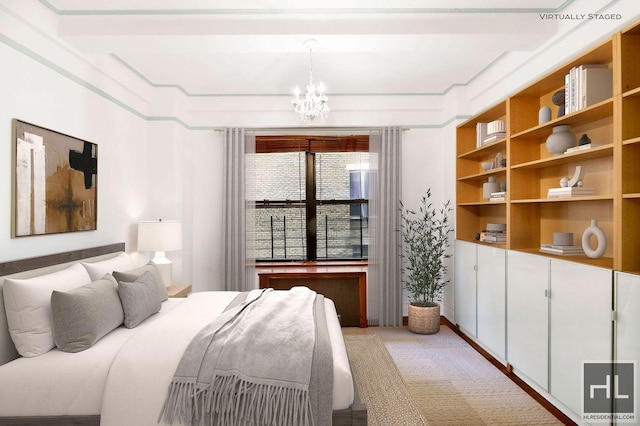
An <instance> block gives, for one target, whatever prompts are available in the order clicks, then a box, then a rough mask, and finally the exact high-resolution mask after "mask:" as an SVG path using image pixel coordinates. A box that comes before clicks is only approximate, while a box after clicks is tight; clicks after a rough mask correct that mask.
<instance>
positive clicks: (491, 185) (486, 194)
mask: <svg viewBox="0 0 640 426" xmlns="http://www.w3.org/2000/svg"><path fill="white" fill-rule="evenodd" d="M498 191H500V184H499V183H498V182H496V178H494V177H493V176H491V177H489V182H486V183H483V184H482V198H484V199H487V200H489V199H491V193H492V192H498Z"/></svg>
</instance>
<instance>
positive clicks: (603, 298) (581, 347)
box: [550, 259, 612, 414]
mask: <svg viewBox="0 0 640 426" xmlns="http://www.w3.org/2000/svg"><path fill="white" fill-rule="evenodd" d="M611 299H612V273H611V270H608V269H602V268H597V267H593V266H588V265H584V264H579V263H574V262H565V261H561V260H555V259H552V260H551V299H550V300H551V347H550V351H551V356H550V359H551V365H550V368H551V383H550V392H551V394H552V395H553V396H555V397H556V398H558V400H560V401H561V402H562V403H563V404H565V405H566V406H567V407H568V408H569V409H571V410H573V411H574V412H575V413H577V414H579V413H580V412H581V411H582V389H581V385H582V362H583V361H608V360H611V359H612V353H611V342H612V332H611V329H612V324H611V306H612V304H611Z"/></svg>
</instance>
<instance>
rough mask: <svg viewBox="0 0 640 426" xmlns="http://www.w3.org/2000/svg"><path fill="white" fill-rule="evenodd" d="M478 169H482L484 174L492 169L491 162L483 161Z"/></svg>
mask: <svg viewBox="0 0 640 426" xmlns="http://www.w3.org/2000/svg"><path fill="white" fill-rule="evenodd" d="M480 167H482V170H484V171H485V172H488V171H489V170H491V169H493V161H483V162H482V163H480Z"/></svg>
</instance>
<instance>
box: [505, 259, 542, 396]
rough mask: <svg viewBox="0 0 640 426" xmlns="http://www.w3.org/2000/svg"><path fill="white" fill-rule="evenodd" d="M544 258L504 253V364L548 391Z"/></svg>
mask: <svg viewBox="0 0 640 426" xmlns="http://www.w3.org/2000/svg"><path fill="white" fill-rule="evenodd" d="M549 262H550V259H549V258H548V257H543V256H536V255H532V254H527V253H522V252H517V251H512V250H510V251H509V252H508V253H507V283H508V288H507V360H508V362H509V364H511V365H512V366H513V367H514V368H515V369H516V371H517V372H518V373H522V374H524V375H525V376H527V377H528V378H529V379H531V380H533V381H534V382H536V383H537V384H538V385H539V386H540V387H541V388H542V389H544V390H546V391H549V299H548V297H547V296H548V290H549Z"/></svg>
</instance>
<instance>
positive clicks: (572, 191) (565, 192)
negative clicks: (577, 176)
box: [547, 186, 595, 198]
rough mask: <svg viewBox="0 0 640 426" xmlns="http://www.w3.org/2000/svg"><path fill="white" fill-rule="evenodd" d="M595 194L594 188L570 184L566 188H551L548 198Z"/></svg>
mask: <svg viewBox="0 0 640 426" xmlns="http://www.w3.org/2000/svg"><path fill="white" fill-rule="evenodd" d="M593 194H595V191H594V189H593V188H585V187H583V186H569V187H566V188H549V192H547V198H570V197H586V196H588V195H593Z"/></svg>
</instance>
